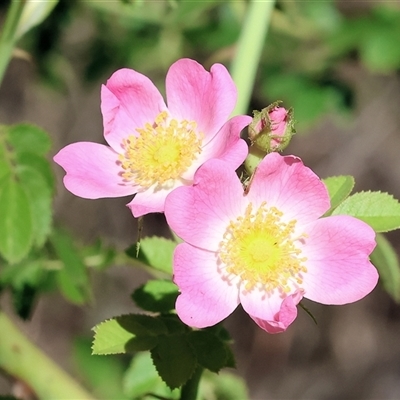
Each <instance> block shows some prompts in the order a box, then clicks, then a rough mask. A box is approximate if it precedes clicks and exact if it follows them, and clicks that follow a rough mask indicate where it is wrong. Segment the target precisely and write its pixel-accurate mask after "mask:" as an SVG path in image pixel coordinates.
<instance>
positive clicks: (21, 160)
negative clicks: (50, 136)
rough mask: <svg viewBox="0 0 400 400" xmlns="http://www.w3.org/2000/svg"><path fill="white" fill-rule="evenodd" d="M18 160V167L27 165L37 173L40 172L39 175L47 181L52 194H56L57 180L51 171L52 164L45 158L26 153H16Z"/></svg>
mask: <svg viewBox="0 0 400 400" xmlns="http://www.w3.org/2000/svg"><path fill="white" fill-rule="evenodd" d="M16 159H17V164H18V165H25V166H28V167H31V168H33V169H35V170H37V172H39V174H40V175H42V177H43V178H44V179H45V181H46V183H47V186H48V187H49V188H50V190H51V192H52V193H53V192H54V188H55V180H54V174H53V170H52V169H51V166H50V163H49V162H48V161H47V160H46V159H45V158H44V157H42V156H40V155H38V154H35V153H31V152H27V151H25V152H21V153H16Z"/></svg>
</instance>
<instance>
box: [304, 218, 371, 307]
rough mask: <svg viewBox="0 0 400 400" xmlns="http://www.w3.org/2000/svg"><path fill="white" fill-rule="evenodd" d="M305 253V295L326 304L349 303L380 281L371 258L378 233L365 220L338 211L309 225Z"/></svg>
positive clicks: (359, 297) (365, 293) (360, 297)
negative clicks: (335, 214) (338, 213)
mask: <svg viewBox="0 0 400 400" xmlns="http://www.w3.org/2000/svg"><path fill="white" fill-rule="evenodd" d="M306 233H307V235H308V237H307V238H306V239H305V244H304V246H303V252H302V256H303V255H304V256H305V257H307V261H306V263H305V265H306V267H307V270H308V271H307V274H306V275H305V277H304V282H303V288H304V290H305V295H304V296H305V297H307V298H308V299H310V300H313V301H317V302H319V303H323V304H346V303H351V302H354V301H357V300H360V299H362V298H363V297H364V296H366V295H367V294H368V293H370V292H371V291H372V290H373V289H374V287H375V286H376V284H377V281H378V273H377V271H376V269H375V267H374V266H373V265H372V264H371V263H370V262H369V255H370V253H371V252H372V250H373V249H374V247H375V233H374V231H373V229H372V228H371V227H370V226H369V225H367V224H365V223H364V222H362V221H360V220H358V219H356V218H353V217H350V216H347V215H337V216H331V217H327V218H322V219H319V220H317V221H315V222H314V223H311V224H310V225H309V226H308V227H307V231H306Z"/></svg>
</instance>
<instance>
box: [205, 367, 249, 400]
mask: <svg viewBox="0 0 400 400" xmlns="http://www.w3.org/2000/svg"><path fill="white" fill-rule="evenodd" d="M210 391H211V393H213V396H212V397H211V396H210V395H209V393H210ZM199 392H200V396H202V397H201V398H204V399H207V398H213V399H218V400H228V399H229V400H247V399H250V396H249V394H248V392H247V388H246V384H245V382H244V381H243V379H241V378H240V377H239V376H238V375H236V374H232V373H230V372H227V371H222V372H220V373H219V374H218V375H216V374H214V373H212V372H209V371H207V370H206V371H204V373H203V376H202V379H201V381H200V388H199ZM203 393H204V394H203Z"/></svg>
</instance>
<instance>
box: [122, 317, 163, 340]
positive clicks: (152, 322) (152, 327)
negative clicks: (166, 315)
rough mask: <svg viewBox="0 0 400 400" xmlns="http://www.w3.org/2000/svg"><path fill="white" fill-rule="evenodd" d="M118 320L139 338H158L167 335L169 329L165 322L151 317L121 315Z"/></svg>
mask: <svg viewBox="0 0 400 400" xmlns="http://www.w3.org/2000/svg"><path fill="white" fill-rule="evenodd" d="M116 320H117V321H118V323H119V324H120V325H121V326H122V327H123V328H124V329H126V330H127V331H128V332H131V333H133V334H135V335H138V336H148V335H150V336H158V335H163V334H166V333H167V327H166V326H165V324H164V323H163V321H161V320H160V319H159V318H157V317H152V316H150V315H144V314H129V315H121V316H119V317H117V318H116Z"/></svg>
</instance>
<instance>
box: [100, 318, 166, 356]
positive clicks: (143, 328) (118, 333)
mask: <svg viewBox="0 0 400 400" xmlns="http://www.w3.org/2000/svg"><path fill="white" fill-rule="evenodd" d="M93 329H94V332H95V336H94V341H93V347H92V351H93V354H99V355H107V354H118V353H127V352H135V351H143V350H150V349H152V348H153V347H154V346H156V345H157V343H158V339H157V336H158V335H162V334H166V333H167V328H166V326H165V325H164V324H163V322H162V321H160V320H159V319H157V318H156V317H151V316H149V315H141V314H129V315H121V316H119V317H115V318H113V319H109V320H107V321H104V322H102V323H100V324H99V325H96V326H95V327H94V328H93Z"/></svg>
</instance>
